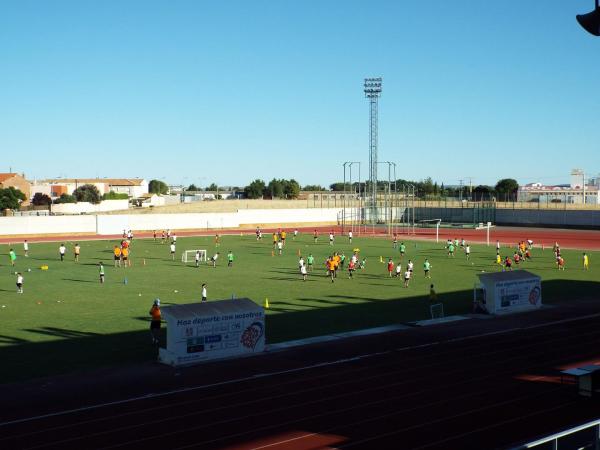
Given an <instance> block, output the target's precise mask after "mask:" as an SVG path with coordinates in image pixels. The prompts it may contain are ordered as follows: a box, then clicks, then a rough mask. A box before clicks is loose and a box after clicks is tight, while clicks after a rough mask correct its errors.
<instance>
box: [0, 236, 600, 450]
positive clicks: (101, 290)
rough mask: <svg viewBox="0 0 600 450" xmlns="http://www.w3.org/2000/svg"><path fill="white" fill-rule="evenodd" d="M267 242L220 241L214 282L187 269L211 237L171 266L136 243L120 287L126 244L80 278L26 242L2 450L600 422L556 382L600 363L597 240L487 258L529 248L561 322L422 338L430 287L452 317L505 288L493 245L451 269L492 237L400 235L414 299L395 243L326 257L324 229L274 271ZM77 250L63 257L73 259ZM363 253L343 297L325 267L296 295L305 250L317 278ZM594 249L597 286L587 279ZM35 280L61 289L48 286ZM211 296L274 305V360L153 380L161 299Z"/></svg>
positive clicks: (7, 343) (11, 311) (384, 435)
mask: <svg viewBox="0 0 600 450" xmlns="http://www.w3.org/2000/svg"><path fill="white" fill-rule="evenodd" d="M266 231H267V230H265V233H264V238H263V242H257V241H256V239H255V237H254V234H253V233H252V232H251V231H249V232H246V233H243V234H242V235H241V236H240V233H239V231H238V232H235V233H231V234H228V235H227V234H224V235H223V236H222V237H221V244H220V247H219V249H218V250H219V251H220V252H221V256H222V259H221V260H220V262H219V264H218V265H217V267H216V268H212V267H209V266H207V265H203V266H201V267H200V268H196V267H193V264H190V265H188V266H184V265H182V263H181V261H180V253H181V251H182V250H184V249H194V248H206V249H207V250H208V253H209V255H210V254H211V253H213V252H214V251H215V243H214V235H212V234H211V235H205V236H186V237H183V236H180V237H179V239H178V241H177V247H178V250H177V258H176V260H175V261H172V260H171V259H170V255H169V249H168V245H166V244H161V243H160V242H154V241H153V240H152V239H137V238H136V239H135V240H134V243H133V246H132V260H133V266H132V267H130V268H127V269H124V268H113V267H111V264H110V258H111V253H110V251H111V248H112V245H113V244H115V243H117V242H118V238H117V237H115V238H114V239H111V240H95V241H81V242H80V244H81V247H82V257H81V262H80V263H79V264H76V263H74V262H73V261H72V258H71V257H70V255H69V257H68V258H67V260H66V261H65V262H62V263H61V262H60V261H58V250H57V249H58V245H59V242H55V241H54V242H45V243H33V244H32V245H31V246H30V257H29V258H27V260H26V261H25V258H23V257H22V256H19V258H18V260H17V264H18V267H17V269H16V270H26V269H27V268H32V271H31V272H25V292H24V294H17V293H16V289H13V287H14V278H15V276H14V270H13V269H12V268H11V267H9V266H8V265H7V264H6V262H4V263H3V265H2V273H1V275H0V283H1V287H0V289H2V299H3V300H2V304H5V306H6V307H5V308H2V309H1V310H0V314H2V324H3V330H2V333H1V334H2V342H3V343H2V347H0V352H1V353H2V359H3V369H4V370H3V372H2V376H3V380H2V381H3V382H4V383H7V382H8V384H3V385H2V386H1V387H0V390H1V395H2V396H3V398H4V399H5V401H6V405H7V406H8V407H7V408H5V410H4V411H3V412H2V420H1V423H0V428H1V429H2V430H3V437H2V439H1V441H0V445H3V446H6V448H112V447H119V446H121V447H127V448H142V447H144V448H148V446H149V444H150V443H151V446H155V445H156V446H161V447H165V446H166V447H168V448H292V449H295V448H327V447H336V448H496V447H497V448H503V447H506V446H508V445H511V444H514V443H517V442H520V441H521V440H523V439H526V438H531V437H535V436H537V435H541V434H543V433H548V432H552V431H556V430H557V429H559V428H562V427H564V426H566V425H568V424H576V423H580V422H581V421H583V420H588V419H591V418H595V416H594V414H595V408H594V407H593V404H591V403H590V402H589V400H585V399H581V398H579V397H578V396H577V395H576V394H575V391H574V387H573V386H572V385H570V384H567V383H565V384H561V383H560V380H559V371H560V369H562V368H566V367H574V366H577V365H581V364H584V363H586V364H591V363H600V354H598V352H597V351H596V347H597V344H598V340H600V334H598V332H597V331H596V330H597V329H598V324H599V323H600V316H599V315H598V309H597V307H596V301H595V300H597V297H598V292H599V291H600V289H598V279H599V275H600V273H599V272H598V268H597V267H596V264H595V261H598V260H599V259H598V258H599V257H600V254H599V253H598V252H597V251H590V249H593V248H597V244H598V242H599V241H600V240H599V237H600V233H598V232H581V233H578V232H573V231H564V232H563V231H560V230H551V231H549V232H548V231H544V232H539V233H538V234H536V231H535V230H496V231H495V233H496V235H492V238H493V239H494V243H495V239H496V238H498V239H500V236H502V238H501V240H502V242H503V250H502V253H503V254H511V253H512V250H511V249H509V248H508V244H509V242H514V243H516V242H517V241H519V240H523V239H528V238H531V239H533V240H534V242H536V248H534V253H533V260H532V261H530V262H527V263H526V265H525V266H524V267H525V268H527V270H530V271H532V272H534V273H537V274H539V275H541V276H542V279H543V299H544V303H546V304H550V305H552V306H551V307H548V308H543V309H542V310H540V311H538V312H535V313H527V314H518V315H512V316H507V317H503V318H496V319H484V318H481V317H476V318H472V319H470V320H462V321H459V322H453V323H447V324H441V325H436V326H432V327H426V328H421V327H412V326H411V325H410V323H411V322H413V321H416V320H420V319H425V318H428V316H429V303H428V297H427V294H428V292H429V284H430V283H431V282H433V283H434V284H435V286H436V290H437V292H438V295H439V299H440V301H441V302H442V303H443V304H444V307H445V310H446V311H445V312H446V315H449V314H464V315H466V314H468V313H469V312H470V309H471V299H472V292H471V291H472V287H473V283H474V281H475V279H476V274H477V273H481V271H482V270H485V271H492V270H499V267H498V266H496V265H495V264H494V262H493V260H494V255H495V247H494V246H493V245H492V246H491V247H487V246H486V245H483V244H475V245H472V255H471V260H470V261H467V260H466V258H465V257H464V254H463V253H461V252H460V251H459V252H457V255H456V257H455V258H448V256H447V254H446V250H445V249H444V243H445V239H446V237H452V238H454V237H457V238H460V237H465V238H466V239H473V241H474V240H475V238H476V236H477V235H476V234H475V233H481V232H474V231H473V232H472V233H473V236H472V237H469V234H468V233H469V231H468V230H465V232H464V233H463V234H464V236H462V235H461V234H459V235H456V236H455V235H454V234H455V233H454V232H452V231H450V230H448V231H441V234H440V242H439V243H436V242H434V241H432V240H431V235H418V234H417V236H410V237H408V236H401V237H400V240H404V241H405V243H406V244H407V254H406V256H405V257H404V261H406V260H407V259H408V258H410V259H412V260H413V261H414V262H415V277H414V279H413V280H412V282H411V285H410V286H409V288H403V287H402V282H401V281H400V280H399V279H396V278H390V277H388V274H387V271H386V267H385V264H382V263H381V262H380V258H381V259H383V261H386V259H387V258H388V257H392V258H394V261H398V260H399V254H398V251H397V250H394V249H393V248H392V243H391V240H390V238H389V237H384V236H361V237H356V238H355V239H354V242H353V243H352V245H350V244H349V242H347V238H346V237H344V236H339V235H338V236H337V239H336V243H335V245H334V246H329V243H328V242H327V239H326V234H323V233H321V234H320V238H319V241H318V242H317V243H314V242H313V238H312V232H311V231H312V230H310V231H309V230H301V233H300V235H299V237H298V238H297V240H296V241H294V240H291V237H290V238H288V239H289V241H288V243H287V244H286V248H285V249H284V252H283V255H282V256H278V255H277V254H275V256H272V253H271V251H272V246H271V240H270V234H268V233H267V232H266ZM428 232H430V231H429V230H428ZM355 236H356V234H355ZM479 236H480V238H479V240H481V236H482V235H481V234H479ZM577 236H579V237H578V238H577ZM78 239H81V237H79V238H78ZM567 240H568V241H569V244H566V242H567ZM65 241H66V242H67V247H68V248H69V249H70V248H71V247H70V242H74V241H71V240H70V239H66V238H65ZM555 241H558V242H560V243H561V244H562V245H563V246H565V247H566V246H569V247H572V248H571V249H564V250H563V255H564V257H565V260H566V262H567V263H566V270H565V271H558V270H557V269H556V266H555V264H554V259H553V255H552V250H551V248H548V247H549V246H551V245H552V243H553V242H555ZM542 243H544V250H542V248H541V244H542ZM18 245H19V246H17V245H14V246H15V247H16V248H17V249H19V250H20V249H21V248H22V246H20V244H18ZM354 248H360V253H361V256H364V257H366V258H367V264H366V268H365V269H364V270H362V271H360V270H359V271H357V274H356V278H355V279H354V280H349V279H348V278H347V277H346V276H345V273H344V272H341V273H340V275H339V278H338V279H336V281H335V283H331V282H330V281H329V280H328V279H327V277H326V276H325V274H324V270H323V268H322V266H319V265H317V267H315V270H314V272H313V273H312V274H310V275H309V277H308V281H306V282H303V281H302V280H301V279H300V277H299V274H298V271H297V261H298V251H300V253H301V254H303V255H305V256H306V254H307V253H312V254H313V255H314V256H315V259H316V264H319V262H321V261H322V260H323V259H324V258H325V257H326V256H327V255H328V254H330V253H331V252H332V251H341V252H344V253H345V254H346V255H349V254H351V252H352V250H353V249H354ZM229 250H232V251H233V253H234V254H235V256H236V257H235V262H234V266H233V267H230V268H228V267H226V263H225V261H224V259H225V258H223V257H224V256H225V254H226V253H227V252H228V251H229ZM583 250H586V251H587V252H588V254H589V255H590V261H591V267H590V270H589V271H583V270H582V268H581V254H582V251H583ZM509 251H510V252H511V253H509ZM424 258H428V259H429V260H430V261H431V264H432V279H431V280H429V279H425V278H424V277H423V276H422V271H421V267H422V263H423V261H424ZM100 260H103V261H104V262H105V263H106V264H105V265H106V283H105V284H104V285H100V283H99V282H98V271H97V263H98V261H100ZM144 260H145V264H144ZM43 263H47V264H48V266H49V270H47V271H41V270H39V269H38V266H40V265H41V264H43ZM125 278H126V279H127V283H126V284H125V282H124V281H125ZM201 283H207V285H208V289H209V300H211V299H212V300H215V299H221V298H231V296H232V295H235V296H237V297H249V298H252V299H254V300H255V301H256V302H257V303H261V304H262V303H263V301H264V299H265V298H269V303H270V309H269V310H268V312H267V322H266V325H267V343H268V344H269V350H268V351H267V352H266V353H265V354H264V355H262V356H258V357H254V358H246V359H242V360H229V361H222V362H217V363H212V364H204V365H201V366H197V367H193V368H187V369H180V370H176V369H173V368H170V367H167V366H161V365H158V364H157V363H155V362H153V361H154V359H155V355H156V349H155V348H153V347H152V346H151V345H150V336H149V333H148V321H147V313H148V309H149V307H150V304H151V302H152V299H153V298H154V297H160V298H161V300H162V303H163V304H169V303H185V302H190V301H198V300H199V292H200V285H201ZM175 291H177V292H175ZM140 294H141V295H140ZM390 324H401V325H402V324H404V325H406V326H404V327H401V328H403V329H401V330H398V331H394V332H391V333H386V334H380V335H369V336H361V337H353V338H349V339H345V340H337V341H335V342H323V343H321V344H316V345H310V346H302V347H296V348H293V349H288V350H281V351H279V349H280V348H279V347H278V346H277V343H280V342H285V341H289V340H292V339H300V338H305V337H310V336H322V335H331V334H335V333H340V332H344V331H350V330H358V329H364V328H371V327H377V326H383V325H390ZM57 374H65V375H61V376H58V377H56V376H52V375H57ZM49 376H52V377H49ZM38 377H43V378H39V379H37V380H33V381H23V380H27V379H32V378H38ZM11 382H12V383H11ZM67 393H68V394H67ZM82 408H83V409H82ZM69 410H72V411H71V412H69ZM46 414H49V416H46ZM42 416H43V417H42ZM32 430H35V432H33V433H32ZM398 442H402V443H403V445H401V446H400V447H398V446H397V445H396V444H397V443H398ZM482 443H485V444H484V445H482ZM490 443H493V445H492V444H490Z"/></svg>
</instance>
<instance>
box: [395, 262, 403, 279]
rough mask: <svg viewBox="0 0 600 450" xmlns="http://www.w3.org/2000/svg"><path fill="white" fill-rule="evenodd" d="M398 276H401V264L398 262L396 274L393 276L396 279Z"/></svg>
mask: <svg viewBox="0 0 600 450" xmlns="http://www.w3.org/2000/svg"><path fill="white" fill-rule="evenodd" d="M400 275H402V264H400V262H398V265H397V266H396V274H395V275H394V276H395V277H396V278H397V277H399V276H400Z"/></svg>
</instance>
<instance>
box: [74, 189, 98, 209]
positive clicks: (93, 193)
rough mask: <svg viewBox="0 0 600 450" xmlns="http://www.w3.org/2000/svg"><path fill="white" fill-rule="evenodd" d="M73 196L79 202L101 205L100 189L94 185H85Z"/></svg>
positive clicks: (75, 191)
mask: <svg viewBox="0 0 600 450" xmlns="http://www.w3.org/2000/svg"><path fill="white" fill-rule="evenodd" d="M73 196H74V197H75V198H76V199H77V201H78V202H89V203H94V204H98V203H100V200H101V196H100V191H98V188H97V187H96V186H94V185H93V184H84V185H83V186H79V187H78V188H77V189H75V190H74V191H73Z"/></svg>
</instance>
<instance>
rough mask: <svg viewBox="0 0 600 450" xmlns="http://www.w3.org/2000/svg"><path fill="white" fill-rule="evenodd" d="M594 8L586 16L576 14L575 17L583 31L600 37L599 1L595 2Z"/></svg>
mask: <svg viewBox="0 0 600 450" xmlns="http://www.w3.org/2000/svg"><path fill="white" fill-rule="evenodd" d="M595 2H596V7H595V8H594V10H593V11H592V12H590V13H587V14H578V15H577V16H576V18H577V22H579V25H581V26H582V27H583V29H584V30H585V31H587V32H588V33H591V34H593V35H594V36H600V5H599V0H595Z"/></svg>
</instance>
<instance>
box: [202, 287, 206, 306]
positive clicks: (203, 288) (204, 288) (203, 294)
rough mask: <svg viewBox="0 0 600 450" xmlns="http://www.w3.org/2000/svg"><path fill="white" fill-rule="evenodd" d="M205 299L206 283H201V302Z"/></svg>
mask: <svg viewBox="0 0 600 450" xmlns="http://www.w3.org/2000/svg"><path fill="white" fill-rule="evenodd" d="M205 301H206V283H202V302H203V303H204V302H205Z"/></svg>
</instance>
